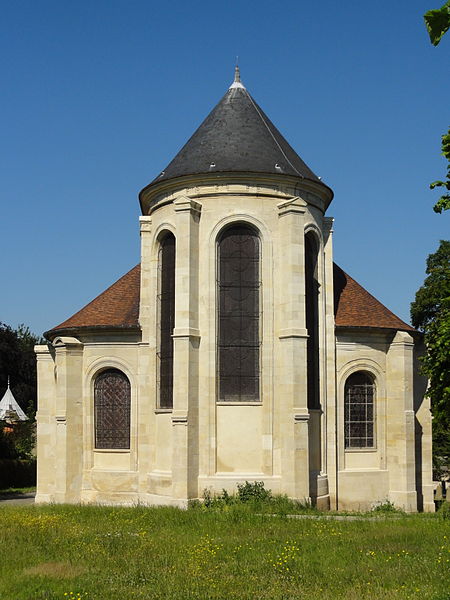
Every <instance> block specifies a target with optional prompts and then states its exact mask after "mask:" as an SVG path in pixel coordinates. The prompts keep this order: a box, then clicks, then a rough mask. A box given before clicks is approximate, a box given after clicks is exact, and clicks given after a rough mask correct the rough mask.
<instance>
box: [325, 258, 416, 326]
mask: <svg viewBox="0 0 450 600" xmlns="http://www.w3.org/2000/svg"><path fill="white" fill-rule="evenodd" d="M333 277H334V316H335V322H336V327H371V328H377V329H380V328H381V329H400V330H402V331H415V329H414V328H413V327H411V325H408V324H407V323H405V322H404V321H402V320H401V319H399V318H398V317H397V316H396V315H394V313H393V312H391V311H390V310H389V309H388V308H386V307H385V306H384V304H381V302H379V301H378V300H377V299H376V298H374V297H373V296H372V294H369V292H368V291H367V290H365V289H364V288H363V287H362V286H361V285H359V283H358V282H357V281H355V280H354V279H352V278H351V277H350V275H347V273H345V271H343V270H342V269H341V268H340V267H338V266H337V265H336V264H334V268H333Z"/></svg>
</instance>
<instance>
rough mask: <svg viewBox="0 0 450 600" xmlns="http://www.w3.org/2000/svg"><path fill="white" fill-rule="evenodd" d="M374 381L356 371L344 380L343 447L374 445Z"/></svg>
mask: <svg viewBox="0 0 450 600" xmlns="http://www.w3.org/2000/svg"><path fill="white" fill-rule="evenodd" d="M374 400H375V382H374V379H373V377H372V376H371V375H370V374H369V373H366V372H365V371H358V372H357V373H353V374H352V375H350V377H348V379H347V381H346V382H345V408H344V412H345V415H344V420H345V448H374V447H375V406H374Z"/></svg>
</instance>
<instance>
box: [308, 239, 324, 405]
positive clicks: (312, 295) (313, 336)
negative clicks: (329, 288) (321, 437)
mask: <svg viewBox="0 0 450 600" xmlns="http://www.w3.org/2000/svg"><path fill="white" fill-rule="evenodd" d="M317 259H318V246H317V241H316V239H315V236H314V234H312V233H307V234H306V236H305V293H306V328H307V330H308V340H307V346H306V353H307V366H308V370H307V398H308V408H319V407H320V397H319V388H320V379H319V282H318V269H317Z"/></svg>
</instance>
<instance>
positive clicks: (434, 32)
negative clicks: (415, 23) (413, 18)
mask: <svg viewBox="0 0 450 600" xmlns="http://www.w3.org/2000/svg"><path fill="white" fill-rule="evenodd" d="M423 18H424V19H425V25H426V28H427V30H428V34H429V36H430V40H431V43H432V44H433V46H437V45H438V44H439V42H440V41H441V39H442V36H443V35H444V33H445V32H446V31H448V29H449V28H450V0H448V2H446V3H445V4H444V5H443V6H441V8H435V9H433V10H429V11H428V12H426V13H425V14H424V16H423Z"/></svg>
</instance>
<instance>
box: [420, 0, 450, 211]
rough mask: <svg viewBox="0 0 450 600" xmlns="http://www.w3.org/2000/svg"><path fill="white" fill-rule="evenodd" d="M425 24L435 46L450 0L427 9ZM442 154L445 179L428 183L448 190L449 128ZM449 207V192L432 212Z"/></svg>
mask: <svg viewBox="0 0 450 600" xmlns="http://www.w3.org/2000/svg"><path fill="white" fill-rule="evenodd" d="M423 18H424V19H425V25H426V28H427V29H428V34H429V36H430V40H431V43H432V44H433V46H437V45H438V44H439V42H440V41H441V39H442V36H443V35H444V33H446V32H447V31H448V30H449V28H450V0H448V1H447V2H446V3H445V4H444V5H443V6H441V8H436V9H433V10H429V11H428V12H426V13H425V14H424V16H423ZM442 155H443V156H445V158H446V159H447V162H448V164H447V181H441V180H438V181H434V182H433V183H430V188H431V189H432V190H433V189H434V188H436V187H443V188H446V189H447V190H448V191H450V129H449V130H448V133H446V134H445V135H443V136H442ZM448 209H450V194H444V195H442V196H441V197H440V198H439V200H438V201H437V202H436V204H435V205H434V206H433V210H434V212H437V213H441V212H442V211H443V210H448Z"/></svg>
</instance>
